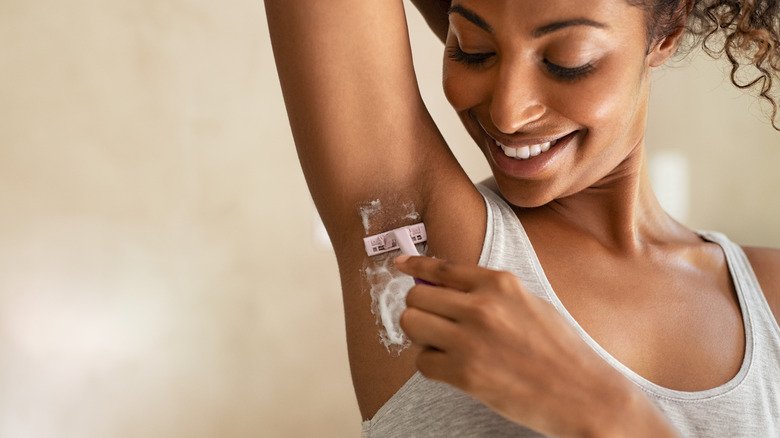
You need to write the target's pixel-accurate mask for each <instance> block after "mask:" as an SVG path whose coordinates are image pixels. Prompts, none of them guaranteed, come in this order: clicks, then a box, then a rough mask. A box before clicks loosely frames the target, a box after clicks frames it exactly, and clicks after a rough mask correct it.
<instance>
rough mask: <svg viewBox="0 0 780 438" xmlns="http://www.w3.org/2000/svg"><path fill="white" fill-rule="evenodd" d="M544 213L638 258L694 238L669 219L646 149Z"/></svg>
mask: <svg viewBox="0 0 780 438" xmlns="http://www.w3.org/2000/svg"><path fill="white" fill-rule="evenodd" d="M543 209H545V210H547V211H548V212H550V213H552V215H553V216H554V217H556V218H557V219H558V220H559V221H561V224H562V225H563V226H566V227H567V228H569V229H573V230H574V231H576V232H578V233H581V234H585V235H587V236H589V237H590V238H592V239H595V241H597V242H598V243H599V244H601V245H602V246H603V247H605V248H608V249H610V250H613V251H619V252H626V253H637V252H641V251H643V249H645V247H646V246H647V245H648V244H658V243H662V242H671V241H679V240H680V239H685V238H690V231H688V230H687V229H686V228H685V227H684V226H682V225H681V224H679V223H678V222H677V221H675V220H674V219H673V218H671V217H670V216H669V215H668V214H667V213H666V212H665V211H664V210H663V208H662V207H661V205H660V203H659V202H658V199H657V198H656V197H655V194H654V193H653V190H652V187H651V186H650V180H649V175H648V172H647V166H646V158H645V154H644V148H643V147H640V148H638V149H637V151H636V152H635V153H634V154H632V155H631V156H629V157H628V158H626V160H625V161H624V162H623V163H622V164H621V166H619V167H618V168H617V169H616V170H615V171H614V172H613V173H612V174H610V175H609V176H607V177H606V178H604V179H602V180H601V181H600V182H599V183H597V184H596V185H594V186H591V187H589V188H587V189H585V190H583V191H581V192H579V193H577V194H575V195H572V196H569V197H566V198H562V199H558V200H555V201H553V202H551V203H549V204H547V205H546V206H545V207H543ZM548 217H549V216H548Z"/></svg>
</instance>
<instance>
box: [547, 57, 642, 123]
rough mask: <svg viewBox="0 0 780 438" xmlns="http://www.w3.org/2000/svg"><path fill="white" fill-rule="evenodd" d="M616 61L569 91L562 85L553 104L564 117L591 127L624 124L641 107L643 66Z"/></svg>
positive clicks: (604, 66)
mask: <svg viewBox="0 0 780 438" xmlns="http://www.w3.org/2000/svg"><path fill="white" fill-rule="evenodd" d="M617 64H618V63H617V62H613V63H611V64H607V65H603V66H602V68H601V70H600V72H599V73H597V74H598V76H597V77H592V78H586V79H585V80H584V81H582V82H581V83H580V84H575V85H573V86H572V87H570V88H569V89H568V90H567V91H569V92H565V91H562V90H563V88H565V87H561V88H560V89H559V90H560V91H561V92H558V93H556V94H555V102H551V104H552V106H553V107H554V108H560V109H561V111H560V112H561V113H562V115H563V116H564V117H566V118H568V119H571V120H574V121H577V122H578V123H580V124H582V125H584V126H586V127H588V128H591V129H596V128H598V127H609V128H618V127H621V126H625V124H626V123H627V122H628V121H629V120H631V119H632V118H633V116H634V115H635V114H636V113H637V111H638V110H639V109H640V105H639V103H640V102H641V101H642V99H640V97H641V96H642V94H643V91H644V88H645V87H643V85H644V84H645V81H643V80H642V74H641V69H637V68H636V67H634V66H626V65H617Z"/></svg>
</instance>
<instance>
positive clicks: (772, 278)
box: [743, 246, 780, 321]
mask: <svg viewBox="0 0 780 438" xmlns="http://www.w3.org/2000/svg"><path fill="white" fill-rule="evenodd" d="M743 250H744V251H745V254H746V255H747V257H748V260H750V264H751V265H752V267H753V271H754V272H755V273H756V277H757V278H758V283H759V284H760V285H761V290H762V291H763V292H764V296H765V297H766V299H767V301H768V302H769V307H770V308H771V309H772V313H774V315H775V319H776V320H777V321H780V249H774V248H762V247H755V246H746V247H744V248H743Z"/></svg>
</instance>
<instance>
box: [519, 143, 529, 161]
mask: <svg viewBox="0 0 780 438" xmlns="http://www.w3.org/2000/svg"><path fill="white" fill-rule="evenodd" d="M517 158H519V159H521V160H527V159H529V158H531V148H529V147H528V146H523V147H521V148H517Z"/></svg>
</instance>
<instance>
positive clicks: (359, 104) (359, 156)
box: [265, 0, 485, 418]
mask: <svg viewBox="0 0 780 438" xmlns="http://www.w3.org/2000/svg"><path fill="white" fill-rule="evenodd" d="M265 6H266V14H267V18H268V23H269V29H270V34H271V40H272V43H273V49H274V56H275V58H276V63H277V70H278V73H279V79H280V82H281V86H282V91H283V94H284V98H285V104H286V107H287V113H288V116H289V120H290V126H291V128H292V133H293V136H294V139H295V144H296V148H297V150H298V156H299V158H300V162H301V166H302V168H303V171H304V175H305V177H306V181H307V183H308V185H309V189H310V191H311V194H312V197H313V198H314V202H315V204H316V206H317V209H318V211H319V212H320V216H321V217H322V220H323V223H324V224H325V227H326V228H327V230H328V233H329V235H330V238H331V241H332V242H333V247H334V249H335V251H336V257H337V260H338V263H339V270H340V273H341V282H342V289H343V293H344V306H345V313H346V325H347V340H348V344H349V352H350V363H351V367H352V374H353V381H354V384H355V389H356V393H357V396H358V403H359V405H360V407H361V411H362V412H363V415H364V417H365V418H368V417H370V416H371V415H372V414H373V412H375V411H376V409H378V407H379V406H381V405H382V404H383V403H384V402H385V401H386V400H387V398H389V397H390V395H392V394H393V393H394V392H395V391H396V390H397V389H398V388H399V387H400V386H401V385H402V384H403V383H404V382H405V381H406V379H408V377H409V376H410V375H411V374H412V373H413V372H414V362H413V361H414V357H413V355H408V354H404V355H402V356H401V357H400V358H397V357H394V356H391V355H390V354H388V351H387V350H386V349H385V347H384V346H383V345H381V344H380V343H379V342H378V336H377V324H376V317H375V316H374V315H373V314H372V313H371V305H372V303H371V298H370V296H369V293H367V291H369V290H370V289H371V286H372V284H371V280H370V279H369V277H368V276H367V275H366V274H365V273H366V267H367V266H371V263H374V259H369V258H368V257H367V256H366V254H365V251H364V249H363V242H362V238H363V237H365V236H366V235H369V234H376V233H380V232H383V231H389V230H390V229H393V228H397V227H399V226H403V225H409V224H410V223H414V222H418V221H420V220H422V221H424V222H425V225H426V228H427V230H428V244H429V246H428V249H429V252H428V253H429V254H433V255H437V256H439V257H442V258H447V259H452V260H460V261H464V262H472V263H476V261H477V259H478V257H479V252H480V249H481V243H482V238H483V233H484V220H485V218H484V208H485V207H484V202H483V201H482V198H481V196H480V195H479V193H478V192H477V190H476V189H475V187H474V185H473V184H472V183H471V181H470V180H469V179H468V177H467V176H466V174H465V173H464V172H463V170H462V169H461V168H460V166H459V165H458V163H457V161H456V160H455V158H454V157H453V155H452V154H451V152H450V150H449V148H448V147H447V145H446V144H445V142H444V140H443V138H442V136H441V135H440V134H439V132H438V130H437V128H436V126H435V125H434V123H433V121H432V119H431V117H430V115H429V114H428V112H427V110H426V108H425V106H424V104H423V101H422V98H421V96H420V93H419V90H418V88H417V82H416V77H415V73H414V69H413V65H412V56H411V49H410V44H409V37H408V32H407V29H406V17H405V13H404V7H403V2H402V1H401V0H327V1H322V0H319V1H318V0H308V1H307V0H265ZM437 56H440V55H439V54H437ZM373 205H377V206H379V205H381V208H370V209H369V208H367V207H371V206H373ZM361 211H363V212H364V213H365V212H368V211H370V215H368V216H367V215H366V214H363V215H361V214H360V213H361Z"/></svg>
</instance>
